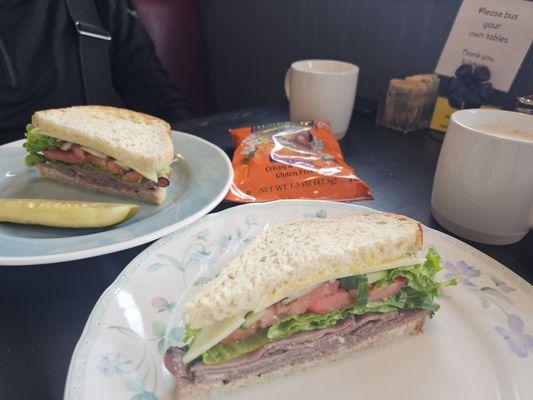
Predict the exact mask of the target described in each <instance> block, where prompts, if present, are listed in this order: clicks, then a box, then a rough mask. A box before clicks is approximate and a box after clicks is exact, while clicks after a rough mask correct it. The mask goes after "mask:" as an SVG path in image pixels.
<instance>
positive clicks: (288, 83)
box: [285, 68, 291, 100]
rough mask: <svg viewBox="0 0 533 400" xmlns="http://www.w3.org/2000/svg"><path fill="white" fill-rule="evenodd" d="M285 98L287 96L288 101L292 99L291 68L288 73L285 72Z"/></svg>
mask: <svg viewBox="0 0 533 400" xmlns="http://www.w3.org/2000/svg"><path fill="white" fill-rule="evenodd" d="M285 96H287V100H290V99H291V69H290V68H289V69H288V70H287V72H285Z"/></svg>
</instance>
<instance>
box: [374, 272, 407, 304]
mask: <svg viewBox="0 0 533 400" xmlns="http://www.w3.org/2000/svg"><path fill="white" fill-rule="evenodd" d="M406 283H407V279H406V278H404V277H402V276H399V277H398V278H396V281H395V282H394V283H392V284H390V285H387V286H382V287H376V285H375V284H373V285H372V286H371V287H370V291H369V293H368V301H377V300H383V299H386V298H387V297H389V296H394V295H395V294H396V293H398V292H399V291H400V289H401V288H402V287H403V286H404V285H405V284H406Z"/></svg>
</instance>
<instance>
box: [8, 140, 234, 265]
mask: <svg viewBox="0 0 533 400" xmlns="http://www.w3.org/2000/svg"><path fill="white" fill-rule="evenodd" d="M171 132H172V134H173V135H174V134H175V135H178V136H188V137H189V138H192V139H193V140H196V141H198V142H200V143H202V144H206V145H207V146H209V147H211V148H213V149H214V150H215V151H216V152H217V153H218V154H219V155H220V156H221V158H222V159H223V160H224V162H225V164H226V170H227V171H228V177H227V179H226V182H225V183H224V186H223V187H222V189H221V191H220V192H219V193H218V195H217V196H216V197H215V198H214V199H212V200H211V201H210V202H209V203H208V204H207V205H206V206H205V207H203V208H202V209H200V210H199V211H197V212H196V213H194V214H192V215H190V216H188V217H187V218H184V219H181V220H179V221H177V222H175V223H173V224H170V225H167V226H165V227H163V228H161V229H158V230H156V231H153V232H151V233H148V234H146V235H143V236H140V237H136V238H132V239H129V240H125V241H120V242H117V243H113V244H109V245H106V246H99V247H92V248H88V249H83V250H77V251H70V252H67V253H61V254H47V255H41V256H22V257H12V256H9V257H3V256H0V266H7V267H10V266H13V267H15V266H23V265H40V264H51V263H59V262H65V261H75V260H80V259H84V258H89V257H97V256H101V255H105V254H111V253H115V252H118V251H121V250H127V249H130V248H132V247H136V246H140V245H142V244H145V243H148V242H150V241H153V240H157V239H160V238H162V237H164V236H166V235H168V234H170V233H172V232H174V231H178V230H180V229H182V228H184V227H186V226H188V225H190V224H191V223H193V222H195V221H196V220H198V219H200V218H202V217H203V216H205V215H206V214H208V213H209V212H210V211H211V210H212V209H214V208H215V207H216V206H217V205H218V204H220V202H221V201H222V200H223V199H224V197H225V196H226V193H227V192H228V190H229V188H230V186H231V183H232V182H233V174H234V172H233V166H232V163H231V160H230V159H229V157H228V155H227V154H226V153H225V152H224V150H222V149H221V148H220V147H218V146H217V145H215V144H214V143H211V142H209V141H208V140H206V139H203V138H201V137H199V136H196V135H193V134H190V133H186V132H181V131H176V130H172V131H171ZM24 141H25V139H20V140H16V141H13V142H9V143H6V144H4V145H2V146H0V147H5V148H18V147H20V145H22V143H24Z"/></svg>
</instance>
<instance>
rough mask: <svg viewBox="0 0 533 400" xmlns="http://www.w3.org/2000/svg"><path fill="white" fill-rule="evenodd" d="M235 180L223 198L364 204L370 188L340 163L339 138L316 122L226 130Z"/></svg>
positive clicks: (239, 200) (350, 169) (343, 163)
mask: <svg viewBox="0 0 533 400" xmlns="http://www.w3.org/2000/svg"><path fill="white" fill-rule="evenodd" d="M230 133H231V136H232V139H233V142H234V143H235V147H236V149H235V154H234V155H233V168H234V171H235V176H234V179H233V183H232V185H231V189H230V191H229V193H228V194H227V195H226V199H228V200H231V201H236V202H245V203H247V202H257V201H271V200H280V199H321V200H363V199H371V198H372V194H371V190H370V188H369V187H368V185H367V184H366V183H364V182H363V181H362V180H360V179H359V178H358V177H357V175H355V170H354V169H353V168H352V167H350V166H349V165H348V164H346V163H345V162H344V159H343V156H342V152H341V149H340V147H339V143H338V142H337V139H336V138H335V136H334V135H333V134H332V132H331V130H330V128H329V126H328V125H327V124H325V123H323V122H320V121H312V122H301V123H296V122H282V123H277V124H269V125H263V126H260V127H255V128H254V127H251V126H246V127H243V128H238V129H232V130H230Z"/></svg>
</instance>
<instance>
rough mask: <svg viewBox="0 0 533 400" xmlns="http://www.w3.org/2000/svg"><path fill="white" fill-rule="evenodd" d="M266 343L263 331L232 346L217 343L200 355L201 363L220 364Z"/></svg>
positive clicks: (267, 340)
mask: <svg viewBox="0 0 533 400" xmlns="http://www.w3.org/2000/svg"><path fill="white" fill-rule="evenodd" d="M268 342H269V339H268V338H267V336H266V331H264V330H263V331H261V332H258V333H255V334H253V335H250V336H248V337H245V338H244V339H242V340H238V341H237V342H235V343H232V344H223V343H219V344H217V345H215V346H213V347H211V348H210V349H209V350H207V351H206V352H205V353H203V354H202V361H203V362H204V363H205V364H208V365H211V364H220V363H222V362H224V361H227V360H229V359H231V358H235V357H238V356H240V355H242V354H246V353H249V352H251V351H254V350H257V349H258V348H260V347H263V346H264V345H265V344H267V343H268Z"/></svg>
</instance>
